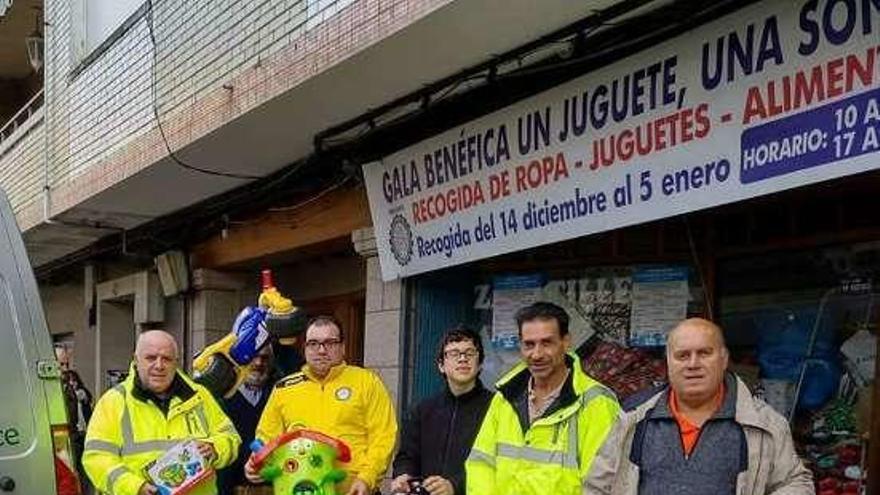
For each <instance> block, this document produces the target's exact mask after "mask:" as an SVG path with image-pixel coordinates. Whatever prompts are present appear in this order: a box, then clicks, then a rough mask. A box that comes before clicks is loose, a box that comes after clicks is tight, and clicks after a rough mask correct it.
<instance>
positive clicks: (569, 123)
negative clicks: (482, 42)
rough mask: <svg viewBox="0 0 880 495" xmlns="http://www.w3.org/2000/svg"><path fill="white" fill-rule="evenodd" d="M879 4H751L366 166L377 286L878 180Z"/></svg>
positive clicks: (845, 0) (819, 0)
mask: <svg viewBox="0 0 880 495" xmlns="http://www.w3.org/2000/svg"><path fill="white" fill-rule="evenodd" d="M878 152H880V0H799V1H792V0H779V1H769V0H768V1H765V2H760V3H757V4H754V5H752V6H750V7H748V8H746V9H743V10H741V11H738V12H736V13H733V14H731V15H728V16H726V17H724V18H722V19H719V20H718V21H715V22H712V23H710V24H706V25H704V26H701V27H699V28H698V29H695V30H693V31H690V32H688V33H685V34H683V35H681V36H679V37H678V38H675V39H673V40H670V41H668V42H666V43H663V44H660V45H658V46H656V47H654V48H652V49H650V50H647V51H644V52H641V53H638V54H636V55H634V56H631V57H629V58H627V59H624V60H622V61H620V62H618V63H615V64H613V65H610V66H607V67H605V68H603V69H600V70H597V71H595V72H591V73H590V74H587V75H585V76H583V77H580V78H578V79H576V80H573V81H571V82H568V83H566V84H563V85H561V86H558V87H555V88H553V89H551V90H548V91H545V92H543V93H541V94H538V95H536V96H534V97H532V98H529V99H526V100H523V101H521V102H519V103H517V104H515V105H511V106H509V107H507V108H504V109H502V110H499V111H497V112H495V113H492V114H490V115H487V116H485V117H483V118H480V119H478V120H474V121H472V122H469V123H467V124H465V125H463V126H460V127H457V128H454V129H451V130H449V131H447V132H445V133H443V134H440V135H438V136H435V137H433V138H430V139H427V140H425V141H422V142H421V143H419V144H417V145H414V146H411V147H409V148H407V149H404V150H402V151H400V152H398V153H395V154H393V155H391V156H388V157H386V158H385V159H383V160H381V161H380V162H376V163H370V164H366V165H365V166H364V174H365V177H366V181H367V192H368V195H369V200H370V209H371V211H372V216H373V225H374V226H375V229H376V237H377V243H378V246H379V254H380V259H381V265H382V276H383V278H384V279H385V280H390V279H393V278H397V277H403V276H408V275H413V274H416V273H421V272H425V271H429V270H436V269H439V268H443V267H448V266H452V265H456V264H459V263H464V262H468V261H473V260H477V259H480V258H485V257H489V256H494V255H498V254H501V253H507V252H511V251H516V250H521V249H524V248H528V247H532V246H538V245H541V244H548V243H552V242H556V241H560V240H563V239H570V238H574V237H579V236H583V235H586V234H592V233H595V232H601V231H605V230H609V229H614V228H618V227H623V226H626V225H632V224H636V223H640V222H646V221H649V220H655V219H658V218H663V217H668V216H671V215H677V214H681V213H685V212H689V211H694V210H698V209H702V208H708V207H712V206H717V205H721V204H725V203H730V202H733V201H739V200H743V199H746V198H752V197H755V196H760V195H764V194H769V193H773V192H776V191H781V190H785V189H790V188H793V187H798V186H802V185H806V184H811V183H815V182H819V181H824V180H828V179H832V178H836V177H841V176H845V175H850V174H856V173H859V172H863V171H867V170H871V169H876V168H880V153H878Z"/></svg>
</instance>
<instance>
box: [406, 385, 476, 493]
mask: <svg viewBox="0 0 880 495" xmlns="http://www.w3.org/2000/svg"><path fill="white" fill-rule="evenodd" d="M492 395H493V394H492V392H490V391H488V390H486V388H485V387H483V384H482V383H480V382H479V381H477V383H476V386H474V388H473V389H472V390H471V391H469V392H467V393H465V394H462V395H460V396H458V397H456V396H454V395H453V394H452V392H450V391H449V387H448V386H447V387H446V389H445V390H444V391H443V392H441V393H439V394H436V395H434V396H432V397H429V398H427V399H425V400H423V401H421V402H419V403H418V404H417V405H416V406H415V407H414V408H413V409H412V411H411V412H410V414H409V418H408V419H407V421H406V423H405V424H404V427H403V433H402V435H401V440H400V450H399V451H398V452H397V456H396V457H395V458H394V476H395V477H397V476H400V475H401V474H408V475H410V476H416V477H421V478H427V477H429V476H434V475H438V476H442V477H443V478H446V479H447V480H449V481H450V482H452V486H453V487H454V488H455V493H456V495H459V494H461V495H464V487H465V482H464V461H465V459H467V456H468V454H470V451H471V447H472V446H473V443H474V439H475V438H476V437H477V433H478V432H479V431H480V425H481V424H482V423H483V417H484V416H485V415H486V411H487V410H488V409H489V403H490V402H491V401H492Z"/></svg>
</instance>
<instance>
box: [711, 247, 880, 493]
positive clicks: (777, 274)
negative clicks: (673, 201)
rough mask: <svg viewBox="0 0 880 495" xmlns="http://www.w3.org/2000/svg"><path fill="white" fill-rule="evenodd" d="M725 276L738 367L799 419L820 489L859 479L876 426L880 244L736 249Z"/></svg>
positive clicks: (801, 448)
mask: <svg viewBox="0 0 880 495" xmlns="http://www.w3.org/2000/svg"><path fill="white" fill-rule="evenodd" d="M718 278H719V289H718V298H719V302H720V319H721V325H722V327H723V328H724V330H725V335H726V338H727V343H728V346H729V347H730V350H731V368H732V369H733V370H734V371H735V372H737V374H738V375H739V376H740V377H741V378H743V379H744V380H745V381H746V383H748V384H749V386H750V388H752V390H753V392H755V393H756V395H758V396H759V397H762V398H763V399H764V400H765V401H766V402H767V403H769V404H770V405H771V406H772V407H773V408H774V409H776V410H777V411H778V412H779V413H780V414H782V415H783V416H786V417H789V418H791V419H792V430H793V432H794V437H795V442H796V446H797V449H798V452H799V453H800V454H801V456H802V457H803V458H804V459H805V461H806V463H807V464H808V466H809V467H810V468H811V469H812V470H813V472H814V474H815V478H816V480H817V486H818V487H819V488H820V490H821V489H823V487H824V488H827V489H830V490H839V489H844V487H846V486H851V485H854V484H855V485H857V484H858V478H859V476H860V473H861V472H862V470H863V469H864V467H865V466H864V465H863V464H862V463H863V457H862V453H863V451H864V449H865V443H864V441H863V438H865V437H864V436H863V435H865V434H867V432H868V431H869V429H870V417H871V400H872V396H873V389H872V386H871V385H870V383H871V381H872V380H873V379H874V369H875V364H874V363H875V360H876V350H877V326H878V325H877V324H878V320H880V305H878V304H877V302H878V301H877V296H876V294H875V292H876V289H874V288H873V287H872V284H871V283H870V281H871V280H880V244H877V243H872V244H856V245H849V246H841V247H829V248H824V249H813V250H803V251H784V252H779V253H778V254H766V253H765V254H764V255H759V256H752V257H748V258H739V259H731V260H727V261H724V262H722V263H720V264H719V267H718ZM828 493H842V492H840V491H829V492H828ZM846 493H849V492H846ZM853 493H855V492H853Z"/></svg>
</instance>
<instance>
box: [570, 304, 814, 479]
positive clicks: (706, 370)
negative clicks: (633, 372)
mask: <svg viewBox="0 0 880 495" xmlns="http://www.w3.org/2000/svg"><path fill="white" fill-rule="evenodd" d="M666 361H667V365H668V368H669V385H667V386H665V387H663V388H662V389H661V390H659V391H657V390H655V391H653V392H652V393H647V394H642V397H638V396H637V397H634V398H633V399H632V400H630V401H628V402H629V403H625V404H624V405H623V406H624V411H623V412H622V413H621V417H620V420H619V421H618V423H617V424H616V425H615V427H614V429H613V430H612V433H611V435H609V437H608V440H607V441H606V443H605V444H604V446H603V448H602V449H601V451H600V455H599V456H598V458H597V459H596V460H595V461H594V462H593V466H592V468H591V470H590V473H588V476H587V478H586V479H585V480H584V484H583V493H584V494H614V495H635V494H638V495H661V494H662V495H667V494H675V495H801V494H803V495H807V494H814V493H815V490H814V487H813V482H812V476H811V474H810V472H809V471H808V470H807V469H806V468H805V467H804V465H803V463H802V462H801V460H800V458H799V457H798V456H797V453H796V452H795V450H794V445H793V442H792V437H791V431H790V429H789V426H788V422H787V421H786V420H785V418H783V417H782V416H781V415H779V414H778V413H777V412H776V411H774V410H773V409H772V408H770V406H768V405H767V404H765V403H764V402H763V401H761V400H758V399H756V398H754V397H753V396H752V394H751V393H750V392H749V390H748V388H747V387H746V385H745V384H744V383H743V382H742V380H740V379H739V378H737V377H736V376H735V375H733V374H732V373H728V372H727V363H728V351H727V347H726V346H725V344H724V336H723V333H722V331H721V329H720V328H719V327H718V326H717V325H715V324H714V323H712V322H709V321H707V320H703V319H699V318H694V319H689V320H685V321H683V322H681V323H680V324H679V325H678V326H677V327H676V328H675V329H674V330H673V331H672V332H670V334H669V338H668V342H667V347H666Z"/></svg>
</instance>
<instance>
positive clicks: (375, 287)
mask: <svg viewBox="0 0 880 495" xmlns="http://www.w3.org/2000/svg"><path fill="white" fill-rule="evenodd" d="M351 240H352V243H353V244H354V248H355V251H357V253H358V254H360V255H361V256H362V257H364V259H365V261H366V270H367V277H366V314H365V315H364V366H366V367H367V368H371V369H373V370H375V371H376V372H377V373H378V374H379V376H380V377H381V378H382V381H383V382H384V383H385V386H386V387H388V391H389V392H390V393H391V397H392V399H393V400H394V404H395V406H396V408H397V410H398V411H400V410H401V404H400V397H401V390H400V387H401V382H402V380H401V378H402V376H401V374H402V372H403V366H402V364H403V363H402V359H403V358H402V355H403V353H402V351H403V349H402V337H403V335H402V332H401V330H402V328H401V321H402V320H401V293H400V286H401V284H400V280H394V281H391V282H383V281H382V275H381V273H380V270H379V256H378V252H377V250H376V236H375V233H374V232H373V229H372V228H364V229H359V230H356V231H354V232H352V234H351Z"/></svg>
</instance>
